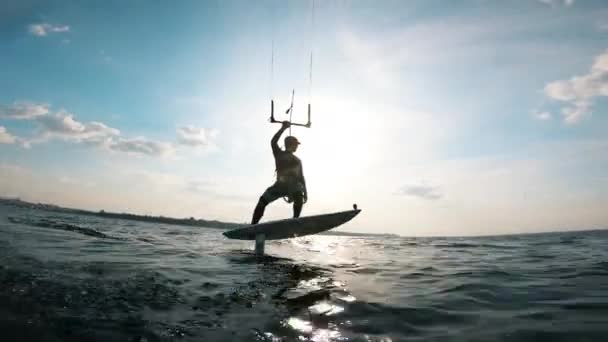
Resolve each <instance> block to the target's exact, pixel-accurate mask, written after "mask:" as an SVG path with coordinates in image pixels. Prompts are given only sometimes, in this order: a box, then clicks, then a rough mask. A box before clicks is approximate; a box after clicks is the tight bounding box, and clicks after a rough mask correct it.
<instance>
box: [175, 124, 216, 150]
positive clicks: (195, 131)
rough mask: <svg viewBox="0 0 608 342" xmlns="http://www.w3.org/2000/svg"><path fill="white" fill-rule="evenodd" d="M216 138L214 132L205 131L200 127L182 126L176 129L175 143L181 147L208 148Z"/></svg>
mask: <svg viewBox="0 0 608 342" xmlns="http://www.w3.org/2000/svg"><path fill="white" fill-rule="evenodd" d="M216 136H217V131H216V130H207V129H205V128H202V127H201V128H198V127H194V126H183V127H178V128H177V141H178V143H180V144H182V145H188V146H208V145H209V144H211V140H212V139H213V138H215V137H216Z"/></svg>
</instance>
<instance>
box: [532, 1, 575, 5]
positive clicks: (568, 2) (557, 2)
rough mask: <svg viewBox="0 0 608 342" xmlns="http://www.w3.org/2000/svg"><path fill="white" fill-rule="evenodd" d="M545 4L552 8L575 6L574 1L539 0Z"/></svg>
mask: <svg viewBox="0 0 608 342" xmlns="http://www.w3.org/2000/svg"><path fill="white" fill-rule="evenodd" d="M538 1H539V2H542V3H543V4H547V5H551V6H562V5H563V6H572V5H573V4H574V0H538Z"/></svg>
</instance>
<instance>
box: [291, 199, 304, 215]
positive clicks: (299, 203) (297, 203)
mask: <svg viewBox="0 0 608 342" xmlns="http://www.w3.org/2000/svg"><path fill="white" fill-rule="evenodd" d="M303 206H304V200H303V199H302V196H295V198H294V199H293V217H294V218H298V217H300V213H302V207H303Z"/></svg>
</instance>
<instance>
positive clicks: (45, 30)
mask: <svg viewBox="0 0 608 342" xmlns="http://www.w3.org/2000/svg"><path fill="white" fill-rule="evenodd" d="M29 31H30V33H31V34H33V35H34V36H38V37H45V36H48V35H49V33H63V32H69V31H70V27H69V26H68V25H52V24H48V23H40V24H32V25H30V26H29Z"/></svg>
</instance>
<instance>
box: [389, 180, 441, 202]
mask: <svg viewBox="0 0 608 342" xmlns="http://www.w3.org/2000/svg"><path fill="white" fill-rule="evenodd" d="M396 194H397V195H401V196H411V197H418V198H421V199H425V200H438V199H441V198H442V197H443V193H442V192H441V189H440V188H439V187H438V186H432V185H429V184H427V183H426V182H421V183H418V184H409V185H404V186H402V187H401V188H400V189H399V190H398V191H397V192H396Z"/></svg>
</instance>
